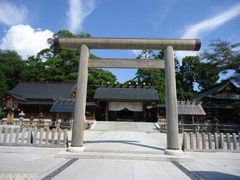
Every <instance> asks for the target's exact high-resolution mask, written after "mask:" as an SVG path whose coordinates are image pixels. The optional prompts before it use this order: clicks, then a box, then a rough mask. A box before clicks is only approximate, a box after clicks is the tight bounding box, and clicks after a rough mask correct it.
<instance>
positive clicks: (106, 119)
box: [105, 102, 108, 121]
mask: <svg viewBox="0 0 240 180" xmlns="http://www.w3.org/2000/svg"><path fill="white" fill-rule="evenodd" d="M105 121H108V102H106V109H105Z"/></svg>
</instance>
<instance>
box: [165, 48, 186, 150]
mask: <svg viewBox="0 0 240 180" xmlns="http://www.w3.org/2000/svg"><path fill="white" fill-rule="evenodd" d="M164 62H165V82H166V91H165V92H166V119H167V149H166V150H165V153H166V154H169V155H181V154H182V153H183V151H182V150H180V148H179V138H178V112H177V94H176V78H175V63H174V50H173V47H172V46H167V47H166V48H165V49H164Z"/></svg>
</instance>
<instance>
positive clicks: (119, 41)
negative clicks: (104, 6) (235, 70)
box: [54, 38, 201, 51]
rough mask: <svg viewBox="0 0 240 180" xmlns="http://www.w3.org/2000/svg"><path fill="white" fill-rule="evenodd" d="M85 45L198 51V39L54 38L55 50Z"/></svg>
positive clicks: (95, 47) (104, 47)
mask: <svg viewBox="0 0 240 180" xmlns="http://www.w3.org/2000/svg"><path fill="white" fill-rule="evenodd" d="M83 44H85V45H87V46H88V48H90V49H140V50H142V49H149V50H160V49H164V48H166V47H167V46H172V47H173V49H174V50H177V51H178V50H182V51H198V50H199V49H200V47H201V41H200V40H199V39H144V38H142V39H139V38H138V39H135V38H56V39H54V47H55V48H59V47H60V48H80V47H81V45H83Z"/></svg>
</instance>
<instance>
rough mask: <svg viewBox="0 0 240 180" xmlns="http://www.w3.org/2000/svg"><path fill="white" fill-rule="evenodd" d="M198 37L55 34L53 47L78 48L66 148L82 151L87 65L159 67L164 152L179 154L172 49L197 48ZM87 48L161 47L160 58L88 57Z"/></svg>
mask: <svg viewBox="0 0 240 180" xmlns="http://www.w3.org/2000/svg"><path fill="white" fill-rule="evenodd" d="M200 46H201V42H200V40H198V39H133V38H132V39H129V38H56V39H54V47H55V48H79V49H80V53H81V55H80V61H79V65H78V80H77V93H76V104H75V110H74V122H73V130H72V143H71V147H70V148H69V149H68V151H72V152H77V151H83V150H84V147H83V136H84V120H85V108H86V92H87V79H88V67H99V68H160V69H165V81H166V119H167V149H166V150H165V153H166V154H169V155H180V154H182V151H181V149H180V146H179V137H178V114H177V95H176V79H175V63H174V50H177V51H181V50H182V51H198V50H199V49H200ZM89 49H132V50H145V49H148V50H164V60H161V59H157V60H144V59H135V60H133V59H89Z"/></svg>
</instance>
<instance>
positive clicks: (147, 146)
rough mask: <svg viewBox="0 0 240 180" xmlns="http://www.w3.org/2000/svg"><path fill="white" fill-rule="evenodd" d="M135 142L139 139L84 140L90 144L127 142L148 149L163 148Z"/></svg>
mask: <svg viewBox="0 0 240 180" xmlns="http://www.w3.org/2000/svg"><path fill="white" fill-rule="evenodd" d="M137 142H139V141H132V140H99V141H84V143H86V144H91V143H93V144H94V143H122V144H129V145H134V146H140V147H145V148H150V149H157V150H162V151H164V150H165V149H164V148H160V147H155V146H149V145H144V144H138V143H137Z"/></svg>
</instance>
